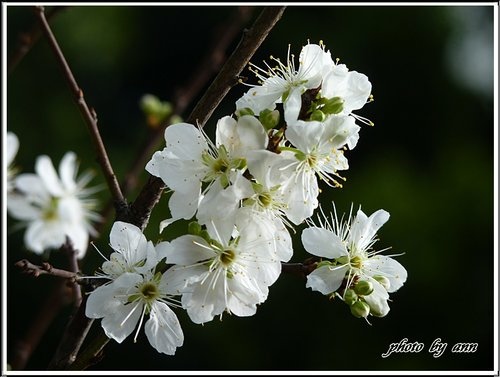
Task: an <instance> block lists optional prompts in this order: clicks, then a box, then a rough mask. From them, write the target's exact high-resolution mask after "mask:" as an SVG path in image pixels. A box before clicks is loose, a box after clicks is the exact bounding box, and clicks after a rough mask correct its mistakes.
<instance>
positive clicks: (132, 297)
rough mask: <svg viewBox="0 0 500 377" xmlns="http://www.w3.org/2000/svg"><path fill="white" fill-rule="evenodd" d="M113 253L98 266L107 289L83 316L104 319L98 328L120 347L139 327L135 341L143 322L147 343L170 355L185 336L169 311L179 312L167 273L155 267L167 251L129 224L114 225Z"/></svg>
mask: <svg viewBox="0 0 500 377" xmlns="http://www.w3.org/2000/svg"><path fill="white" fill-rule="evenodd" d="M109 240H110V245H111V247H112V249H113V250H114V252H113V253H112V254H111V255H110V258H109V260H106V261H105V262H104V263H103V265H102V268H101V269H102V273H101V275H100V276H101V277H102V278H104V279H107V280H108V281H107V283H106V284H104V285H102V286H100V287H98V288H97V289H95V290H94V291H92V293H91V295H90V296H89V298H88V301H87V306H86V308H85V314H86V315H87V317H89V318H102V321H101V325H102V328H103V329H104V331H105V333H106V335H107V336H108V337H109V338H112V339H114V340H116V341H117V342H118V343H121V342H122V341H123V340H124V339H125V338H127V337H128V336H129V335H130V334H131V333H132V332H133V331H134V329H135V328H136V326H137V322H139V326H138V327H137V331H136V335H135V338H134V340H137V335H138V333H139V330H140V328H141V326H142V323H143V321H144V316H145V315H148V316H149V318H148V320H147V321H146V323H145V324H144V330H145V333H146V336H147V338H148V340H149V343H150V344H151V345H152V346H153V347H154V348H155V349H156V350H158V352H163V353H165V354H167V355H173V354H174V353H175V350H176V348H177V347H180V346H181V345H182V343H183V342H184V335H183V333H182V329H181V326H180V323H179V320H178V319H177V316H176V315H175V313H174V312H173V311H172V309H170V305H172V306H178V304H177V301H176V300H175V299H173V298H172V294H171V292H170V291H169V286H168V282H167V281H168V276H167V273H168V271H170V270H168V271H167V273H163V272H162V271H161V269H160V268H158V266H159V264H158V263H159V262H160V261H161V260H162V259H163V258H164V254H165V252H164V249H165V246H168V243H167V244H165V245H163V244H161V243H160V244H158V245H157V247H156V248H155V246H154V245H153V243H152V242H151V241H147V240H146V237H144V235H143V234H142V232H141V230H140V229H139V228H137V227H136V226H134V225H132V224H127V223H124V222H121V221H117V222H115V223H114V224H113V227H112V228H111V233H110V237H109Z"/></svg>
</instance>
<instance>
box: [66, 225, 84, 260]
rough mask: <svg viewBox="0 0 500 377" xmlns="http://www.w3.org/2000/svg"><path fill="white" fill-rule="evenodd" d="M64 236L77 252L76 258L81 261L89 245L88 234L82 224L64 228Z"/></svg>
mask: <svg viewBox="0 0 500 377" xmlns="http://www.w3.org/2000/svg"><path fill="white" fill-rule="evenodd" d="M66 229H67V230H66V235H67V236H68V238H69V239H70V240H71V242H72V243H73V247H74V249H75V250H76V251H77V255H76V256H77V258H78V259H82V258H83V257H84V256H85V253H86V252H87V248H88V245H89V233H88V231H87V229H86V228H85V226H84V225H83V224H73V225H71V226H67V227H66Z"/></svg>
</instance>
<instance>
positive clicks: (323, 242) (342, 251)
mask: <svg viewBox="0 0 500 377" xmlns="http://www.w3.org/2000/svg"><path fill="white" fill-rule="evenodd" d="M302 244H303V245H304V248H305V249H306V251H307V252H308V253H311V254H313V255H316V256H318V257H324V258H328V259H337V258H339V257H341V256H344V255H348V253H347V249H346V247H345V245H344V243H343V242H342V240H341V239H340V238H339V237H338V236H337V235H336V234H334V233H333V232H331V231H329V230H326V229H323V228H318V227H309V228H306V229H304V230H303V231H302Z"/></svg>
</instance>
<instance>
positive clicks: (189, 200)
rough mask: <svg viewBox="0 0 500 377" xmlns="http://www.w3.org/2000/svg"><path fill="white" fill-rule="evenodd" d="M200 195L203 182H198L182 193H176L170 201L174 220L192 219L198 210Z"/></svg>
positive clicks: (169, 206)
mask: <svg viewBox="0 0 500 377" xmlns="http://www.w3.org/2000/svg"><path fill="white" fill-rule="evenodd" d="M200 195H201V182H196V183H195V184H194V185H192V186H190V187H187V188H186V189H184V190H182V191H174V192H173V193H172V195H171V196H170V199H169V201H168V208H169V209H170V213H171V215H172V220H174V221H175V220H178V219H186V220H189V219H191V218H192V217H193V216H194V214H195V213H196V211H197V210H198V202H199V200H200Z"/></svg>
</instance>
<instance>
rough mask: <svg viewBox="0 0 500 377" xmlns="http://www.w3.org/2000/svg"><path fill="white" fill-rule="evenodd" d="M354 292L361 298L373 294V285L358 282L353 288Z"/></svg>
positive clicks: (361, 281)
mask: <svg viewBox="0 0 500 377" xmlns="http://www.w3.org/2000/svg"><path fill="white" fill-rule="evenodd" d="M354 292H356V293H357V294H358V295H361V296H368V295H369V294H370V293H372V292H373V284H372V283H371V282H369V281H366V280H360V281H358V282H357V283H356V285H355V286H354Z"/></svg>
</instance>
